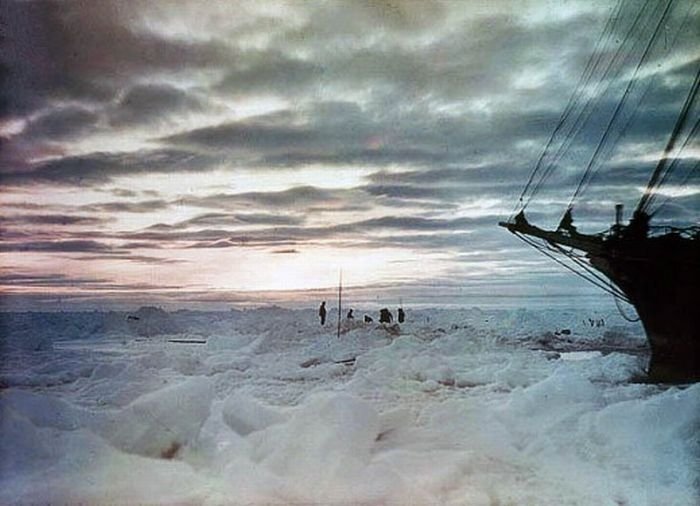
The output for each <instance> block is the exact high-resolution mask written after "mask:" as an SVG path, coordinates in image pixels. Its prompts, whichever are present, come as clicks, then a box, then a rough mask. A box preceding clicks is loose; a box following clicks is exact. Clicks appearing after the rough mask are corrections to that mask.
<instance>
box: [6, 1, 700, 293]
mask: <svg viewBox="0 0 700 506" xmlns="http://www.w3.org/2000/svg"><path fill="white" fill-rule="evenodd" d="M638 7H639V6H635V5H623V6H622V7H621V8H620V7H618V5H617V4H616V3H614V2H610V3H596V4H590V3H589V2H573V1H572V2H567V3H565V4H563V5H561V6H559V7H558V8H557V9H552V8H551V4H550V3H545V2H536V1H531V2H525V3H524V4H520V3H519V4H518V8H517V9H514V4H512V3H508V2H495V3H494V2H392V1H387V2H327V3H323V2H319V3H309V4H307V3H299V2H276V3H270V2H265V3H264V4H263V5H259V2H231V3H217V4H215V5H211V4H209V3H205V2H178V3H177V4H176V5H175V4H171V3H168V2H163V3H159V2H130V3H128V4H125V3H124V2H100V3H99V4H95V3H93V2H71V3H70V4H60V3H54V2H38V3H28V2H6V3H4V4H3V6H2V7H1V8H0V9H1V12H2V18H3V25H4V26H6V27H7V34H6V40H5V41H4V44H3V46H2V48H0V54H1V57H2V65H3V70H4V72H3V75H4V78H3V86H2V90H3V91H2V99H1V101H0V114H1V115H2V117H1V119H0V136H1V142H2V149H0V162H1V163H0V178H1V181H2V185H3V192H2V195H1V196H0V205H1V206H2V211H3V212H2V214H3V218H2V220H1V221H0V229H1V231H2V243H1V244H0V256H1V257H2V266H3V276H2V280H1V281H2V287H3V293H5V294H15V295H23V296H26V297H34V298H37V299H41V300H55V299H56V297H58V296H61V297H77V296H80V297H86V296H89V297H93V298H95V297H97V296H98V295H99V294H100V293H101V294H103V295H106V296H108V297H128V294H133V293H140V294H142V293H144V292H153V294H154V295H156V294H165V293H167V292H168V290H174V291H175V290H176V291H180V292H181V293H184V292H187V293H192V294H205V293H211V292H212V291H227V292H236V293H240V292H247V291H251V290H253V291H260V290H280V289H308V288H322V287H327V286H329V285H332V284H333V283H334V282H335V279H336V277H337V270H338V268H339V267H341V266H342V267H344V268H345V269H346V271H348V272H352V273H353V274H352V275H351V276H350V283H354V284H356V285H373V286H376V287H378V288H377V289H378V290H379V287H380V286H382V285H385V284H390V285H392V286H396V285H398V284H402V283H406V282H408V281H412V282H414V283H418V284H425V283H429V284H432V285H433V286H447V285H449V284H450V283H452V282H460V283H461V284H462V285H463V286H466V287H470V286H476V285H478V284H480V283H483V282H484V281H485V280H490V281H493V282H494V283H497V284H499V285H502V284H503V285H505V284H509V286H511V288H510V290H511V291H512V290H515V288H514V287H518V286H525V287H526V290H525V291H528V290H529V291H530V292H531V293H539V294H542V293H544V292H543V290H542V289H541V288H539V287H541V286H542V281H543V279H544V278H547V277H552V276H556V272H557V271H555V270H554V267H553V266H552V265H550V264H548V263H547V262H546V259H543V258H540V257H538V256H537V255H536V254H534V253H532V252H528V251H526V250H524V249H523V248H522V247H521V246H520V245H519V244H517V242H515V241H514V240H512V238H510V237H508V235H507V234H504V233H503V232H502V231H500V230H498V229H497V227H496V226H495V225H496V223H497V221H498V220H499V219H502V218H504V217H506V216H508V214H509V213H510V211H511V210H512V208H513V206H514V204H515V202H516V200H517V197H518V195H519V194H520V191H521V190H522V188H523V186H524V183H525V181H526V180H527V177H528V175H529V173H530V171H531V170H532V167H533V166H534V163H535V162H536V160H537V157H538V155H539V153H540V152H541V150H542V147H543V146H544V144H545V143H546V140H547V138H548V136H549V134H550V132H551V131H552V129H553V128H554V126H555V125H556V123H557V120H558V118H559V116H560V114H561V111H562V110H563V109H564V107H565V105H566V103H567V100H568V98H569V95H570V94H571V92H572V90H573V89H574V88H575V86H576V83H577V82H578V80H579V77H580V76H581V73H582V72H583V69H584V68H585V66H586V62H587V60H588V58H589V57H590V55H591V53H592V51H593V48H594V47H595V45H596V43H597V42H598V41H599V38H600V34H601V33H602V31H603V29H604V26H605V25H606V22H607V21H608V19H610V18H611V16H617V18H619V19H620V20H622V21H619V23H617V24H616V25H615V30H616V32H615V34H614V36H613V37H611V39H610V40H611V42H610V43H611V46H610V47H609V48H607V49H608V50H609V51H614V50H615V49H616V44H620V43H622V42H621V41H623V42H624V40H626V39H625V37H626V31H627V30H628V29H629V26H630V25H629V21H625V20H629V19H632V18H633V17H634V16H633V14H634V12H635V9H637V8H638ZM655 14H657V13H656V12H654V11H652V10H650V11H649V13H648V18H649V21H648V22H647V21H646V19H647V18H646V17H644V18H643V21H644V23H646V25H645V27H643V28H644V30H646V29H651V28H652V27H653V26H652V24H651V20H652V18H653V16H654V15H655ZM699 16H700V14H699V13H698V9H697V6H694V5H693V4H692V2H680V1H679V2H676V3H675V4H674V6H673V10H672V16H671V18H670V19H671V21H670V22H669V24H668V29H667V32H668V33H666V35H665V38H664V40H663V41H662V42H660V43H659V45H658V47H655V48H654V49H653V51H652V52H651V57H650V60H649V62H648V64H647V65H645V67H644V69H643V70H644V72H642V78H643V80H644V79H645V81H644V83H645V84H644V86H645V87H646V88H644V89H646V90H647V91H646V92H645V93H644V96H643V97H641V98H644V100H641V99H640V100H639V105H638V107H637V108H636V109H635V114H634V118H635V121H633V122H631V123H630V126H629V128H628V129H627V132H626V134H625V136H624V138H623V139H622V141H621V142H620V144H619V146H618V149H617V151H616V152H615V153H614V154H613V155H614V156H612V155H611V157H610V166H611V167H612V168H614V169H615V170H614V171H608V172H607V173H606V175H605V177H604V178H602V179H601V180H600V181H599V182H600V185H599V186H596V188H595V189H593V190H592V191H591V193H590V195H589V198H588V200H586V201H582V202H581V203H580V205H579V208H578V209H579V213H580V214H579V216H581V217H582V219H584V218H585V220H586V221H585V222H586V223H587V226H588V227H589V228H591V229H592V230H600V229H603V228H605V227H606V226H608V225H609V224H610V222H611V220H612V216H613V205H614V203H616V202H618V201H621V202H625V203H627V204H628V205H630V204H632V203H634V202H635V200H636V199H637V198H638V197H639V196H640V194H641V191H642V189H643V187H644V184H645V183H646V178H647V177H648V170H649V167H650V166H651V165H652V164H653V156H651V155H653V153H655V152H656V151H657V150H658V149H659V147H660V146H662V145H663V143H664V141H665V140H666V136H667V135H668V131H669V128H670V125H672V124H673V121H674V119H675V114H676V112H677V110H678V108H679V104H680V103H681V102H682V100H683V96H684V93H685V91H684V90H685V89H686V88H687V87H688V86H689V83H690V82H691V81H692V77H693V74H694V72H695V67H696V66H697V54H698V49H699V48H700V41H699V37H698V33H697V30H696V29H694V27H695V26H697V25H698V17H699ZM617 18H616V19H617ZM644 30H640V33H644ZM639 37H640V39H639V40H640V41H642V39H641V35H640V36H639ZM640 44H641V42H640ZM632 47H633V48H638V47H641V46H638V45H637V46H632ZM635 50H638V49H635ZM633 65H634V62H633V61H632V59H630V60H624V61H621V63H620V64H619V65H618V66H617V67H618V68H617V69H616V70H617V71H618V72H617V73H616V75H612V74H611V75H610V76H609V81H610V87H611V89H613V90H614V89H615V88H620V87H621V86H622V84H623V83H624V80H625V79H627V78H629V73H630V72H631V70H632V68H633ZM640 95H641V92H640ZM598 103H599V110H597V111H596V113H603V112H605V111H609V110H610V109H611V108H612V107H614V103H613V102H612V101H608V100H607V98H606V97H605V96H603V95H602V94H601V96H600V97H599V100H598ZM584 133H585V132H584ZM597 140H598V139H597V138H596V136H595V135H593V134H591V135H582V136H581V137H580V138H577V140H576V141H575V145H574V148H575V149H572V153H573V155H574V156H573V158H572V159H571V160H566V159H565V160H562V162H561V166H562V169H564V172H563V175H562V177H561V178H558V179H555V180H553V181H552V184H551V185H550V187H548V188H545V190H544V192H543V197H544V198H543V199H542V202H540V205H539V207H536V208H535V209H533V214H532V216H533V217H534V218H538V219H541V220H543V221H544V222H547V221H550V222H551V221H553V220H554V221H556V219H558V217H559V216H560V215H561V213H562V212H563V209H564V208H565V206H566V204H567V202H568V201H569V198H570V196H571V192H572V191H573V187H574V186H575V184H576V180H577V177H578V173H574V172H575V169H576V168H577V167H579V166H580V165H581V162H582V161H583V160H585V153H587V152H589V151H590V150H591V149H592V148H593V147H594V146H595V144H596V143H597ZM691 148H692V146H691ZM689 153H690V156H696V155H697V154H696V153H695V152H694V151H692V149H691V150H690V151H689ZM694 153H695V154H694ZM572 183H573V184H572ZM690 183H691V184H690V185H687V186H685V187H684V188H682V189H681V188H680V187H679V188H677V189H676V190H674V189H673V188H671V190H670V191H671V193H673V192H674V191H675V194H674V196H675V197H676V198H675V199H674V200H673V202H672V203H670V204H669V205H668V206H667V207H666V208H665V209H664V213H662V214H661V215H660V218H661V219H666V220H673V221H674V222H681V223H689V222H690V223H692V222H695V221H697V212H698V209H697V185H696V184H695V181H694V180H693V179H692V178H691V179H690ZM694 185H695V186H694ZM19 253H21V255H19ZM222 272H223V274H222ZM565 283H566V284H565V285H564V287H565V289H566V290H569V291H580V290H583V289H584V288H583V285H578V284H575V281H568V282H566V281H565ZM560 286H561V285H560Z"/></svg>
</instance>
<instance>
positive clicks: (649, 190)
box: [636, 66, 700, 213]
mask: <svg viewBox="0 0 700 506" xmlns="http://www.w3.org/2000/svg"><path fill="white" fill-rule="evenodd" d="M699 86H700V66H699V67H698V70H697V73H696V74H695V80H694V81H693V85H692V87H691V88H690V92H689V93H688V96H687V97H686V99H685V103H684V104H683V109H682V110H681V113H680V115H679V116H678V120H677V121H676V125H675V127H674V128H673V132H672V133H671V137H670V138H669V140H668V143H667V144H666V148H664V151H663V154H662V156H661V158H660V159H659V163H658V164H657V165H656V168H655V169H654V172H653V174H652V175H651V178H650V179H649V182H648V183H647V187H646V189H645V190H644V194H643V195H642V198H641V199H640V200H639V204H637V209H636V211H637V212H644V213H645V212H647V210H648V208H649V200H650V199H651V196H652V195H653V192H654V191H655V189H656V188H658V186H659V180H660V179H661V178H662V177H663V178H665V177H666V176H665V175H664V174H662V173H663V171H664V170H665V169H666V164H667V162H668V160H669V158H668V154H669V153H670V152H671V150H673V147H674V146H675V144H676V140H677V138H678V135H679V133H680V132H681V130H682V129H683V127H684V126H685V124H686V120H687V119H688V113H689V111H690V108H691V106H692V105H693V103H694V102H695V99H696V98H697V95H698V87H699ZM691 133H692V132H691Z"/></svg>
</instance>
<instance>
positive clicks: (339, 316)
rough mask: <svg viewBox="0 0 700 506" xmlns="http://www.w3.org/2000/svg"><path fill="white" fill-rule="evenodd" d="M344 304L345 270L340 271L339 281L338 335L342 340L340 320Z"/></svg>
mask: <svg viewBox="0 0 700 506" xmlns="http://www.w3.org/2000/svg"><path fill="white" fill-rule="evenodd" d="M342 302H343V269H340V278H339V280H338V334H337V336H336V337H337V338H338V339H340V319H341V317H342Z"/></svg>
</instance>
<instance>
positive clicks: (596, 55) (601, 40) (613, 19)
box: [511, 0, 648, 218]
mask: <svg viewBox="0 0 700 506" xmlns="http://www.w3.org/2000/svg"><path fill="white" fill-rule="evenodd" d="M647 1H648V0H647ZM622 3H623V0H618V2H617V5H616V6H615V8H614V9H613V13H612V15H611V16H610V17H608V20H607V22H606V23H605V27H604V28H603V31H602V32H601V33H600V35H599V36H598V40H597V41H596V44H595V46H594V50H593V52H592V53H591V56H590V58H589V59H588V62H587V63H586V67H585V68H584V70H583V72H582V73H581V76H580V77H579V80H578V82H577V83H576V86H575V88H574V92H573V93H572V94H571V96H570V97H569V101H568V103H567V104H566V107H565V108H564V111H563V112H562V115H561V116H560V118H559V121H558V122H557V124H556V126H555V127H554V130H553V131H552V134H551V135H550V136H549V140H548V141H547V144H546V145H545V147H544V150H543V151H542V153H541V154H540V157H539V159H538V160H537V163H536V164H535V168H534V170H533V171H532V173H531V174H530V177H529V179H528V181H527V183H526V184H525V188H524V189H523V191H522V193H521V194H520V198H519V199H518V202H516V204H515V208H514V209H513V212H512V213H511V218H512V217H513V216H514V215H515V213H516V212H517V210H518V207H519V204H520V203H522V202H523V198H524V197H525V195H526V194H527V191H528V190H529V188H530V185H531V184H532V182H533V180H534V178H535V175H536V174H537V172H539V170H540V167H541V165H542V162H543V161H544V159H545V157H546V156H547V154H548V153H549V148H550V147H551V145H552V143H553V142H554V139H555V137H556V135H557V133H558V132H559V130H560V129H561V128H562V126H563V125H564V123H565V122H566V120H567V119H568V117H569V115H570V114H571V112H572V111H573V109H574V107H575V106H576V105H577V102H578V95H579V94H580V93H581V91H582V90H583V89H584V88H585V87H586V86H588V83H589V82H590V79H591V77H592V76H593V73H594V71H595V68H596V67H597V66H598V64H599V63H600V60H601V58H602V56H603V51H602V48H603V47H604V46H605V45H606V43H607V41H608V40H609V39H610V35H611V34H612V33H613V32H614V30H615V25H616V24H617V20H618V18H619V14H620V10H621V9H622ZM523 207H524V206H523Z"/></svg>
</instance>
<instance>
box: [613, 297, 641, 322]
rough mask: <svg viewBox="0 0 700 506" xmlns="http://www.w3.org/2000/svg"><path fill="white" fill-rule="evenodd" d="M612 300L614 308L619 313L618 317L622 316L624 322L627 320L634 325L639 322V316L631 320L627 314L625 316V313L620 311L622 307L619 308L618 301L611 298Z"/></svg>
mask: <svg viewBox="0 0 700 506" xmlns="http://www.w3.org/2000/svg"><path fill="white" fill-rule="evenodd" d="M613 299H615V306H616V307H617V312H618V313H620V316H622V318H624V319H625V320H627V321H628V322H630V323H636V322H638V321H639V320H640V318H639V316H637V317H636V318H632V317H630V316H627V314H625V312H624V311H623V310H622V307H621V306H620V301H619V300H618V298H617V297H613ZM627 303H628V304H629V301H627Z"/></svg>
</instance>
